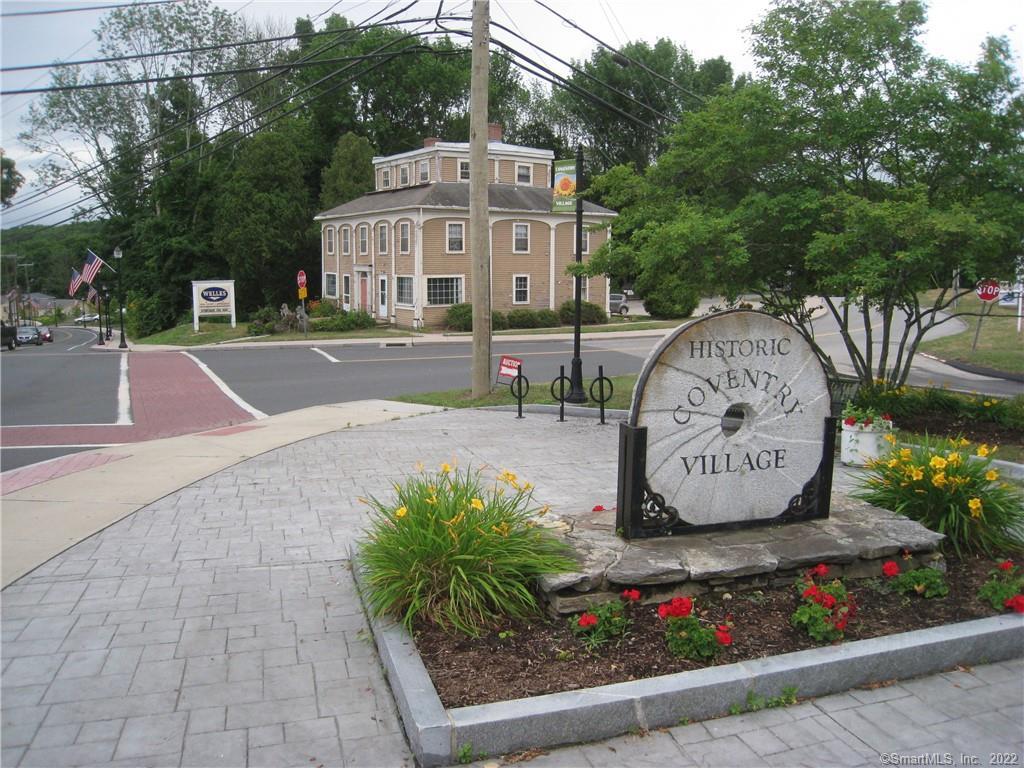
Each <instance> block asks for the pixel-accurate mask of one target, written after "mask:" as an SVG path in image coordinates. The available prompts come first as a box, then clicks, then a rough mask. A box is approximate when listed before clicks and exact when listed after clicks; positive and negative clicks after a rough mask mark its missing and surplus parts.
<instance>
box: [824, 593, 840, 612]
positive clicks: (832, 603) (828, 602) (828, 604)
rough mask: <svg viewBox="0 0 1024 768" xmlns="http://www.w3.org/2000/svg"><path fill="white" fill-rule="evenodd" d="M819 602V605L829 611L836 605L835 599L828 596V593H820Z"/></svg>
mask: <svg viewBox="0 0 1024 768" xmlns="http://www.w3.org/2000/svg"><path fill="white" fill-rule="evenodd" d="M820 602H821V604H822V605H823V606H825V607H826V608H829V609H832V608H835V605H836V599H835V598H834V597H832V595H830V594H828V592H822V593H821V601H820Z"/></svg>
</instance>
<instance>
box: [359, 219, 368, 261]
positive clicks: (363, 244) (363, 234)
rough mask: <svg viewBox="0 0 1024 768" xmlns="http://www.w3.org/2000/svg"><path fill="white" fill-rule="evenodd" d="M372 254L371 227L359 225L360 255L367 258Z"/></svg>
mask: <svg viewBox="0 0 1024 768" xmlns="http://www.w3.org/2000/svg"><path fill="white" fill-rule="evenodd" d="M369 252H370V225H369V224H360V225H359V255H360V256H365V255H366V254H368V253H369Z"/></svg>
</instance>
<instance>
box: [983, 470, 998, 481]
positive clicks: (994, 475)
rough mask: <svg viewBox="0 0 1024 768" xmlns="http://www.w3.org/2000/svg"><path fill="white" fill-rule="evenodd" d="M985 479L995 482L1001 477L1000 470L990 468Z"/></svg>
mask: <svg viewBox="0 0 1024 768" xmlns="http://www.w3.org/2000/svg"><path fill="white" fill-rule="evenodd" d="M985 479H986V480H988V481H989V482H990V483H992V482H995V481H996V480H998V479H999V470H998V469H990V470H989V471H988V472H986V473H985Z"/></svg>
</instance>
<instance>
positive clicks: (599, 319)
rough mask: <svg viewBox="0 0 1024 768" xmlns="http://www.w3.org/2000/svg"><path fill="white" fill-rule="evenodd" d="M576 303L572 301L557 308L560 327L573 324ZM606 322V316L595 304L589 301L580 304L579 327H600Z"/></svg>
mask: <svg viewBox="0 0 1024 768" xmlns="http://www.w3.org/2000/svg"><path fill="white" fill-rule="evenodd" d="M575 312H576V302H575V301H573V300H572V299H569V300H568V301H566V302H564V303H563V304H562V306H560V307H559V308H558V318H559V320H561V321H562V322H561V324H562V325H572V324H573V323H574V322H575ZM607 322H608V314H607V313H606V312H605V311H604V310H603V309H601V308H600V307H599V306H597V304H591V303H590V302H589V301H581V302H580V325H601V324H602V323H607Z"/></svg>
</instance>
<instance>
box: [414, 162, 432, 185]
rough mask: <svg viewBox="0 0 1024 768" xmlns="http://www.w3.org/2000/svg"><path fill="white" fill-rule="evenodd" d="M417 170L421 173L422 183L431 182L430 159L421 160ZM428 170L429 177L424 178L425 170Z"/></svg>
mask: <svg viewBox="0 0 1024 768" xmlns="http://www.w3.org/2000/svg"><path fill="white" fill-rule="evenodd" d="M418 166H419V167H418V168H417V169H416V172H417V173H418V174H419V180H420V184H428V183H429V182H430V161H429V160H420V161H419V164H418ZM424 170H426V172H427V178H423V171H424Z"/></svg>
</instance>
